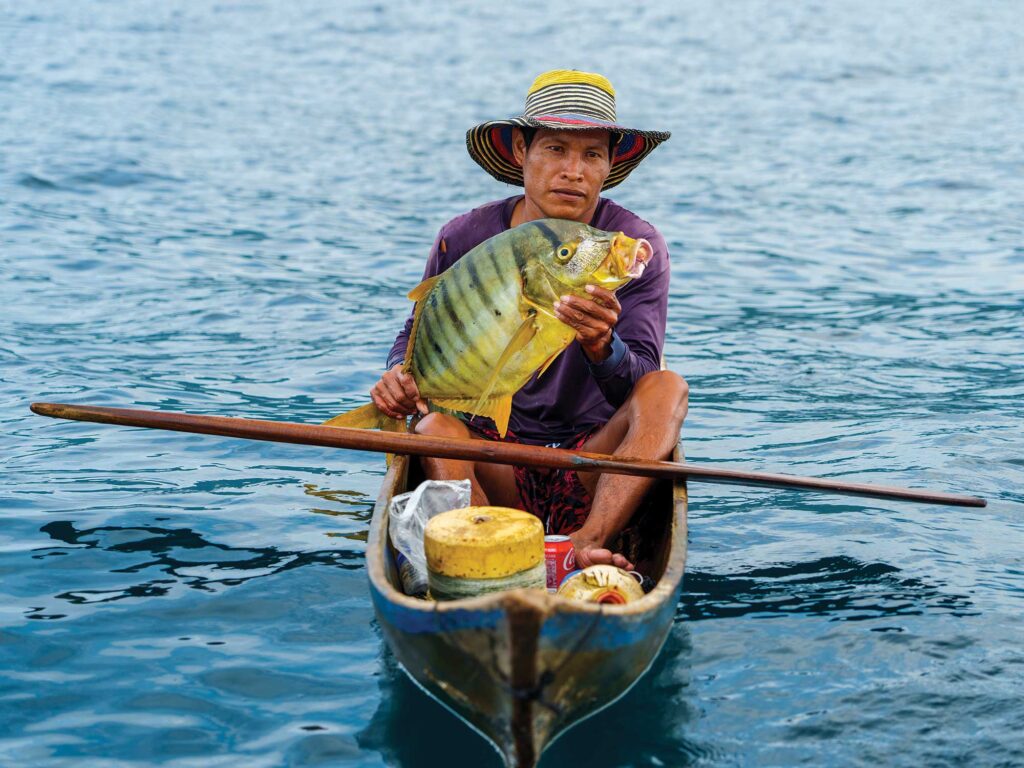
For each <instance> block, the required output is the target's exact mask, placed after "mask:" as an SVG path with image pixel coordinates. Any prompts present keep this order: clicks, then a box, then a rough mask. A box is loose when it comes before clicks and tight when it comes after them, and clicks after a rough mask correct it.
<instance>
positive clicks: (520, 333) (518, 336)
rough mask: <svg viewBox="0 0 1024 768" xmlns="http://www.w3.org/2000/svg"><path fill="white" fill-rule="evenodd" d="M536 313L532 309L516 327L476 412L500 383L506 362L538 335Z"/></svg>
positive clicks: (488, 380) (482, 393)
mask: <svg viewBox="0 0 1024 768" xmlns="http://www.w3.org/2000/svg"><path fill="white" fill-rule="evenodd" d="M535 314H536V313H535V312H532V311H531V312H530V313H529V314H528V315H527V316H526V319H525V320H523V322H522V324H521V325H520V326H519V328H517V329H516V332H515V333H514V334H513V335H512V338H511V339H510V340H509V342H508V345H507V346H506V347H505V351H504V352H502V353H501V357H499V358H498V362H497V363H495V364H494V370H493V371H492V372H491V376H490V378H489V379H487V383H486V384H484V388H483V390H482V391H481V392H480V399H479V400H477V404H476V408H475V409H474V413H480V412H481V411H480V409H481V408H482V407H483V404H484V400H487V399H489V398H490V396H491V392H492V391H493V390H494V385H495V384H497V383H498V378H499V377H500V376H501V371H502V369H503V368H504V367H505V364H506V363H507V362H508V361H509V360H510V359H511V358H512V356H513V355H515V354H516V353H517V352H519V351H520V350H522V348H523V347H525V346H526V345H527V344H529V343H530V340H531V339H532V338H533V337H534V336H536V335H537V324H536V323H535V322H534V320H533V318H534V315H535ZM506 423H507V422H506Z"/></svg>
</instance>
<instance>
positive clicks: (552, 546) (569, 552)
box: [544, 535, 576, 592]
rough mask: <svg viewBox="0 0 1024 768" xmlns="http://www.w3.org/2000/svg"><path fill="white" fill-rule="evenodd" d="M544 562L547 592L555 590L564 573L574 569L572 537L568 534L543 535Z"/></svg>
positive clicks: (574, 558) (574, 552)
mask: <svg viewBox="0 0 1024 768" xmlns="http://www.w3.org/2000/svg"><path fill="white" fill-rule="evenodd" d="M544 563H545V565H546V566H547V579H546V580H547V586H548V592H555V591H557V590H558V585H559V584H561V583H562V579H564V578H565V575H566V574H567V573H570V572H572V571H575V570H576V550H575V549H573V546H572V539H570V538H569V537H568V536H558V535H555V536H545V537H544Z"/></svg>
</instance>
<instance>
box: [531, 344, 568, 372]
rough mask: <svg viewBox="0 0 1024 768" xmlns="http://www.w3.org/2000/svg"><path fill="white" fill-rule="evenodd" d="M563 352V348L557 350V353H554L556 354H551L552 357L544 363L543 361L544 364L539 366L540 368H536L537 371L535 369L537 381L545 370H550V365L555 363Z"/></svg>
mask: <svg viewBox="0 0 1024 768" xmlns="http://www.w3.org/2000/svg"><path fill="white" fill-rule="evenodd" d="M563 352H565V347H562V348H561V349H559V350H557V351H556V352H555V353H554V354H553V355H552V356H551V357H549V358H548V359H547V360H545V361H544V362H543V363H542V364H541V366H540V368H538V369H537V378H538V379H539V378H540V377H541V376H543V375H544V371H546V370H547V369H548V368H550V367H551V364H552V363H553V362H555V360H557V359H558V356H559V355H560V354H562V353H563Z"/></svg>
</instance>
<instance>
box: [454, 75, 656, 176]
mask: <svg viewBox="0 0 1024 768" xmlns="http://www.w3.org/2000/svg"><path fill="white" fill-rule="evenodd" d="M514 127H519V128H552V129H555V130H560V131H566V130H568V131H587V130H594V129H601V130H606V131H613V132H614V133H617V134H619V136H620V140H619V142H618V144H616V145H615V153H614V155H613V156H612V169H611V172H610V173H609V174H608V178H607V179H606V180H605V182H604V186H603V187H602V189H611V188H612V187H614V186H615V185H616V184H621V183H622V182H623V181H624V180H625V178H626V177H627V176H628V175H629V174H630V172H631V171H632V170H633V169H634V168H636V167H637V166H638V165H639V164H640V161H641V160H643V159H644V158H645V157H647V156H648V155H649V154H650V153H651V152H652V151H653V150H654V148H655V147H656V146H658V145H659V144H661V142H663V141H665V140H666V139H668V137H669V136H671V135H672V134H670V133H668V132H667V131H641V130H638V129H636V128H627V127H625V126H623V125H619V124H618V123H617V122H616V120H615V89H614V88H612V84H611V83H610V82H608V79H607V78H606V77H603V76H602V75H597V74H593V73H591V72H577V71H576V70H570V69H555V70H552V71H550V72H545V73H544V74H543V75H540V76H539V77H538V78H537V79H536V80H534V81H533V85H531V86H530V90H529V91H528V92H527V94H526V109H525V111H524V112H523V114H522V115H517V116H516V117H510V118H508V119H507V120H490V121H488V122H486V123H481V124H480V125H477V126H475V127H473V128H470V129H469V130H468V131H467V132H466V148H467V149H468V150H469V154H470V156H471V157H472V158H473V159H474V160H476V162H477V163H478V164H479V165H480V166H481V167H482V168H483V169H484V170H485V171H487V172H488V173H489V174H491V176H493V177H494V178H496V179H497V180H498V181H504V182H507V183H508V184H515V185H516V186H520V187H521V186H523V169H522V167H520V165H519V164H518V163H517V162H516V159H515V155H514V154H513V153H512V129H513V128H514Z"/></svg>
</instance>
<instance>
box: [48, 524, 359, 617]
mask: <svg viewBox="0 0 1024 768" xmlns="http://www.w3.org/2000/svg"><path fill="white" fill-rule="evenodd" d="M40 530H41V531H42V532H43V533H45V534H47V535H48V536H50V537H51V538H52V539H55V540H57V541H60V542H63V543H64V544H67V545H69V546H70V547H73V549H64V550H53V549H47V550H44V551H42V552H37V555H43V554H47V555H52V554H53V553H54V552H57V551H63V552H64V554H65V555H67V556H69V560H70V562H69V563H67V564H66V565H65V566H62V568H63V571H64V572H65V574H66V576H67V577H68V579H73V578H76V577H75V572H76V570H78V569H77V568H76V561H77V560H78V559H83V558H86V557H88V556H87V555H86V553H85V552H82V551H81V550H85V551H86V552H88V551H95V552H100V553H105V556H104V557H102V558H101V559H100V560H98V561H97V560H95V559H94V558H92V560H93V565H92V566H91V567H101V568H103V569H104V570H105V571H106V573H108V574H124V575H138V574H142V575H144V576H145V575H148V576H150V577H149V578H146V579H145V580H143V581H133V582H132V583H130V584H125V583H124V580H123V579H115V580H116V581H120V582H121V584H120V585H118V586H116V587H114V588H107V589H87V588H77V587H75V586H73V585H71V584H68V583H67V581H65V582H64V584H63V586H64V587H65V589H64V590H63V591H61V592H59V593H57V594H55V595H54V598H55V599H57V600H61V601H65V602H67V603H70V604H72V605H88V604H97V603H114V602H119V601H122V600H130V599H141V598H152V597H162V596H166V595H170V594H172V593H174V592H176V591H177V589H179V588H182V587H184V588H188V589H194V590H200V591H206V592H210V591H219V590H222V589H224V588H226V587H237V586H239V585H241V584H244V583H246V582H247V581H250V580H252V579H260V578H265V577H267V576H271V575H274V574H278V573H283V572H286V571H289V570H292V569H296V568H305V567H309V566H328V567H337V568H342V569H346V570H347V569H361V567H362V558H363V554H362V552H360V551H352V550H345V549H341V548H338V549H332V550H329V551H319V552H296V551H286V550H281V549H278V548H275V547H260V548H244V549H243V548H237V547H229V546H227V545H223V544H218V543H215V542H211V541H208V540H207V539H206V538H204V537H203V536H202V535H201V534H199V533H197V532H195V531H193V530H191V529H188V528H174V529H171V528H159V527H153V526H140V527H116V526H98V527H93V528H83V529H79V528H76V526H75V524H74V523H73V522H72V521H66V520H65V521H55V522H52V523H47V524H46V525H44V526H43V527H42V528H41V529H40ZM140 554H141V555H144V556H145V557H144V559H141V560H140V559H138V558H137V557H134V556H136V555H140ZM109 555H113V557H110V556H109ZM125 556H132V557H130V558H128V560H129V561H128V562H125V560H126V557H125ZM157 574H159V575H157ZM168 577H170V578H168ZM83 578H85V580H86V581H88V577H86V576H83ZM42 610H43V609H42V608H39V609H36V610H34V611H33V613H32V617H33V618H41V617H42V616H41V614H40V612H41V611H42Z"/></svg>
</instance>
